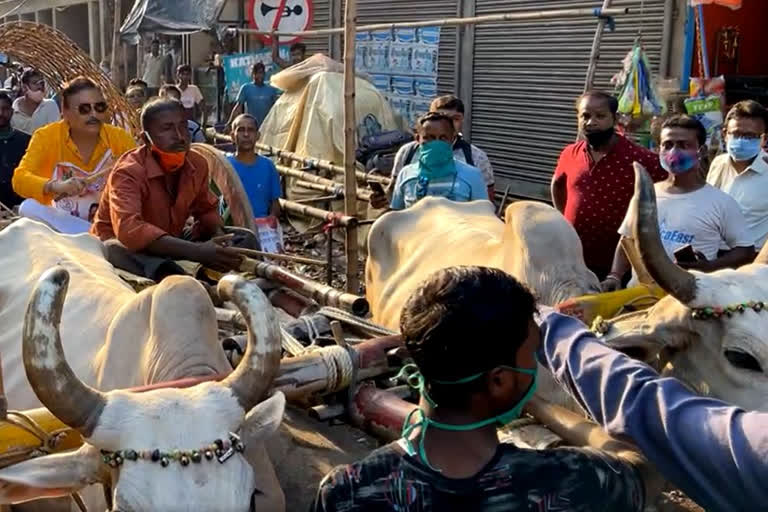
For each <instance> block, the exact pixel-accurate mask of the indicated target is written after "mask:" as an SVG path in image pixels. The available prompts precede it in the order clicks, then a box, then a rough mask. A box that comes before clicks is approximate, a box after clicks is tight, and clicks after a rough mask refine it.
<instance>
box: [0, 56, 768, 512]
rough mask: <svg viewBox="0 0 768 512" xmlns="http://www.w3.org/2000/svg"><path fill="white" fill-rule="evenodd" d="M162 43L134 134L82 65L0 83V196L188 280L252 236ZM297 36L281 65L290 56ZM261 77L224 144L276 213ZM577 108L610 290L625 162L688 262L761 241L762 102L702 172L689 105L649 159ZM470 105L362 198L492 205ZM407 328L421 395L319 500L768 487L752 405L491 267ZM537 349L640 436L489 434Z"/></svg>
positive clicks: (138, 88) (575, 211) (724, 491)
mask: <svg viewBox="0 0 768 512" xmlns="http://www.w3.org/2000/svg"><path fill="white" fill-rule="evenodd" d="M155 50H156V47H155V45H154V44H153V46H152V54H151V58H150V59H149V60H148V63H149V65H148V66H147V68H146V72H145V74H144V76H143V79H142V80H140V79H135V80H133V81H131V84H130V85H129V87H128V89H127V91H126V96H127V98H128V99H129V101H130V102H131V104H132V105H133V106H134V107H135V108H137V109H140V111H141V127H142V134H141V137H140V139H139V140H138V141H137V140H135V139H134V138H133V136H131V135H130V134H129V133H128V132H127V131H126V130H125V129H123V128H122V127H120V126H118V125H119V124H120V122H119V119H116V118H114V117H110V108H109V105H108V104H107V102H106V100H105V96H104V93H103V91H101V90H100V88H99V86H98V85H97V84H96V83H95V82H93V81H92V80H90V79H88V78H84V77H79V78H76V79H74V80H72V81H70V82H68V83H67V84H65V86H64V87H63V88H62V90H61V93H60V101H61V111H60V113H59V105H58V104H57V102H56V101H54V100H50V99H45V82H44V79H43V77H42V75H41V74H40V73H39V72H37V71H35V70H27V71H25V72H24V74H23V75H22V78H21V94H22V95H21V96H19V97H18V98H15V99H14V98H12V97H11V96H10V95H9V94H7V93H4V92H0V142H2V146H0V147H2V158H1V159H0V201H2V202H3V204H5V205H6V206H8V207H11V208H12V207H16V206H18V207H19V211H20V212H21V214H22V215H26V216H29V217H33V218H37V219H40V220H43V221H45V222H48V223H50V224H51V225H54V226H56V227H57V229H59V230H60V231H63V232H72V233H82V232H90V233H91V234H92V235H94V236H96V237H98V238H99V239H100V240H102V241H103V242H104V243H105V247H106V257H107V259H108V260H109V261H110V262H111V263H112V264H113V265H114V266H115V267H118V268H121V269H124V270H127V271H129V272H132V273H134V274H137V275H141V276H145V277H148V278H150V279H153V280H155V281H159V280H161V279H163V278H164V277H166V276H168V275H173V274H180V273H185V270H184V269H183V268H182V267H181V266H180V265H179V264H178V263H177V262H178V261H179V260H190V261H193V262H198V263H200V264H202V265H205V266H208V267H211V268H214V269H217V270H220V271H229V270H233V269H236V268H238V267H239V266H240V263H241V256H240V253H239V252H237V251H236V250H235V249H234V247H233V246H237V247H250V248H256V247H257V245H258V242H257V241H256V240H255V238H254V236H253V234H252V233H249V232H247V231H245V230H239V229H236V228H228V227H225V225H224V222H223V221H222V218H221V216H220V214H219V201H218V199H217V198H216V196H214V195H213V193H212V192H211V190H210V188H209V169H208V163H207V161H206V160H205V159H204V158H202V157H201V156H199V155H197V154H196V153H194V152H191V151H190V144H191V142H193V141H195V140H204V138H199V137H203V135H202V130H201V125H202V126H204V125H205V121H206V119H205V104H204V100H203V98H202V94H200V91H199V89H198V88H197V87H195V86H194V84H192V83H191V69H190V67H189V66H186V65H183V64H181V65H178V66H176V68H175V72H176V81H175V83H174V84H166V83H164V81H165V76H166V75H164V74H163V73H164V71H163V69H164V68H163V66H161V65H160V64H159V62H160V60H159V59H157V57H159V53H158V52H156V51H155ZM299 50H301V49H300V48H298V49H297V51H296V52H294V53H295V56H294V55H293V54H292V62H297V61H299V60H301V59H303V52H302V51H299ZM153 59H154V60H153ZM164 62H166V61H164ZM284 64H287V63H284ZM253 79H254V80H253V83H252V84H246V85H245V86H243V88H242V89H241V90H240V94H239V96H238V101H237V106H236V108H235V109H234V110H233V112H232V116H231V117H230V118H229V123H228V124H229V132H230V134H231V136H232V141H233V144H234V148H235V150H234V152H233V153H232V154H231V155H228V158H229V161H230V162H231V164H232V166H233V168H234V169H235V170H236V172H237V173H238V175H239V176H240V177H241V181H242V182H243V185H244V188H245V190H246V192H247V195H248V198H249V200H250V201H251V203H252V206H253V210H254V214H255V215H256V216H257V217H267V216H274V217H277V216H279V215H280V203H279V201H278V198H279V197H280V194H281V187H280V177H279V175H278V173H277V171H276V168H275V165H274V164H273V163H272V162H271V160H269V159H267V158H265V157H262V156H259V155H257V154H256V152H255V149H254V148H255V143H256V141H257V140H258V138H259V127H260V125H261V122H262V121H263V120H264V117H265V116H266V113H267V112H268V111H269V108H271V105H272V103H274V100H275V98H276V97H277V94H278V92H277V91H276V90H274V89H273V88H271V87H270V86H268V85H266V84H265V82H264V66H263V65H259V64H256V65H255V66H254V67H253ZM155 95H156V96H157V97H155V98H150V97H151V96H155ZM576 107H577V108H576V110H577V121H578V125H579V129H580V133H581V134H582V135H583V137H581V138H580V140H579V141H577V142H575V143H574V144H571V145H569V146H568V147H566V148H565V149H564V150H563V151H562V154H561V155H560V158H559V160H558V163H557V166H556V168H555V169H554V176H553V180H552V201H553V203H554V205H555V207H556V208H557V209H558V210H559V211H561V212H562V213H563V215H564V217H565V219H566V220H567V221H568V222H570V223H571V224H572V225H573V227H574V228H575V230H576V232H577V234H578V235H579V238H580V239H581V243H582V246H583V252H584V258H585V262H586V264H587V266H588V267H589V268H590V269H591V270H593V271H594V272H595V274H596V275H598V277H599V278H600V279H601V280H602V283H603V288H604V290H606V291H610V290H615V289H618V288H619V287H621V286H623V285H625V284H626V283H627V282H628V280H630V270H631V266H630V264H629V261H628V259H627V258H626V256H625V255H624V252H623V250H622V244H621V239H622V237H629V236H631V235H632V234H631V229H630V226H631V225H632V219H630V218H627V211H628V206H629V202H630V199H631V197H632V195H633V190H634V181H635V178H634V168H633V164H634V163H635V162H639V163H640V164H642V165H643V166H644V167H645V168H646V170H647V171H648V172H649V173H650V175H651V176H652V177H653V179H654V180H655V181H656V182H657V183H656V195H657V200H658V210H659V224H660V232H661V236H662V242H663V245H664V249H665V250H666V251H667V253H668V254H669V255H670V257H672V258H674V259H675V260H676V261H677V262H678V264H679V265H680V266H683V267H685V268H690V269H696V270H700V271H703V272H711V271H714V270H717V269H721V268H728V267H738V266H740V265H742V264H744V263H747V262H750V261H752V259H753V258H754V257H755V252H756V250H758V249H760V248H761V247H762V245H763V244H764V243H765V241H766V238H768V194H766V193H765V192H764V191H763V189H762V186H763V185H764V183H765V180H768V154H767V153H766V151H765V149H764V147H765V145H766V142H768V135H767V132H768V111H766V109H765V108H764V107H762V106H761V105H759V104H758V103H756V102H753V101H744V102H740V103H737V104H736V105H734V106H733V107H732V108H731V110H730V111H729V113H728V115H727V117H726V120H725V144H726V148H727V150H726V152H724V153H723V154H722V155H720V156H718V157H717V158H715V160H714V161H713V162H712V164H711V166H710V167H709V169H705V168H704V166H703V165H701V162H702V161H703V160H704V156H705V153H706V152H707V147H706V144H705V142H706V141H705V131H704V128H703V127H702V125H701V123H699V122H698V121H697V120H695V119H693V118H691V117H688V116H685V115H673V116H669V117H668V118H666V119H665V120H663V123H662V125H661V132H660V141H659V152H658V154H657V153H654V152H652V151H650V150H647V149H645V148H642V147H640V146H638V145H636V144H635V143H633V142H632V141H631V140H630V139H629V138H628V137H626V136H624V135H622V134H620V133H619V130H618V118H617V107H618V105H617V101H616V99H615V98H614V97H613V96H611V95H609V94H606V93H603V92H598V91H590V92H587V93H585V94H584V95H582V96H581V97H580V98H578V101H577V105H576ZM463 117H464V105H463V103H462V101H461V100H460V99H459V98H457V97H455V96H441V97H439V98H436V99H435V100H434V101H433V102H432V104H431V107H430V112H429V113H427V114H426V115H424V116H423V117H422V118H421V119H419V121H418V123H417V127H416V137H415V141H414V142H412V143H409V144H406V145H404V146H402V147H401V148H400V150H399V151H398V153H397V155H396V157H395V164H394V168H393V170H392V174H391V176H392V182H391V185H390V187H389V188H388V189H387V190H383V191H380V193H374V194H373V196H372V199H371V202H372V204H373V205H374V206H376V207H379V208H388V209H392V210H402V209H406V208H409V207H411V206H412V205H414V204H415V203H417V202H418V201H419V200H421V199H422V198H424V197H426V196H439V197H445V198H448V199H450V200H453V201H474V200H489V199H492V198H493V197H494V177H493V171H492V168H491V164H490V162H489V159H488V157H487V155H486V154H485V152H483V151H482V150H481V149H480V148H478V147H476V146H474V145H472V144H471V143H470V141H468V140H466V139H465V138H464V137H463V136H462V133H461V132H462V129H461V128H462V122H463ZM30 135H31V137H30ZM630 283H631V281H630ZM467 319H472V321H471V322H470V321H467ZM401 332H402V334H403V337H404V339H405V342H406V346H407V348H408V351H409V353H410V355H411V356H412V357H413V360H414V363H415V366H414V367H412V368H411V371H412V372H414V373H412V374H411V375H410V377H409V379H410V380H412V381H416V382H418V388H419V391H420V393H421V400H420V403H419V407H418V409H417V410H416V411H415V412H414V414H413V415H412V417H411V418H410V420H409V421H408V422H407V424H406V427H405V429H404V432H403V436H402V439H400V440H399V441H398V442H396V443H392V444H389V445H387V446H385V447H383V448H381V449H379V450H377V451H374V452H373V453H371V454H370V455H369V456H368V457H366V458H365V459H364V460H362V461H359V462H357V463H355V464H352V465H350V466H347V467H344V468H337V469H335V470H334V471H332V472H331V473H330V474H329V475H328V476H327V477H326V478H325V479H324V480H323V481H322V482H321V483H320V486H319V490H318V494H317V498H316V502H315V505H314V510H316V511H318V512H320V511H324V512H325V511H342V510H344V511H357V510H360V511H363V510H366V511H371V510H421V511H426V510H484V511H485V510H487V511H491V510H556V509H567V510H638V511H639V510H643V508H644V506H645V505H646V504H647V503H648V499H649V497H651V496H653V495H655V494H656V493H657V492H658V490H659V488H660V486H661V482H660V478H661V477H662V476H663V477H666V478H668V479H670V480H671V481H672V482H673V483H674V484H676V485H677V486H679V487H680V488H681V489H683V490H684V491H685V492H687V493H689V495H690V496H692V497H693V498H694V499H695V500H696V501H698V502H699V503H701V504H702V505H704V506H706V507H707V508H708V509H711V510H741V509H746V508H749V507H750V506H751V505H754V504H755V503H761V502H763V501H764V499H765V498H766V497H768V496H766V494H768V492H766V491H765V487H764V486H763V485H762V481H763V477H764V476H768V466H767V465H766V460H768V437H767V435H766V433H765V429H764V428H762V427H763V426H764V425H765V424H766V422H767V421H768V418H767V417H766V415H765V414H764V413H759V412H748V411H743V410H740V409H737V408H736V407H733V406H729V405H728V404H725V403H722V402H719V401H717V400H714V399H710V398H701V397H696V396H694V395H693V394H692V393H691V392H690V391H688V390H687V389H686V388H685V387H684V386H683V385H682V384H680V383H679V382H676V381H674V380H673V379H662V378H660V377H659V376H658V375H657V374H655V373H654V372H653V371H652V370H651V369H650V368H649V367H647V366H646V365H644V364H642V363H640V362H637V361H634V360H632V359H630V358H629V357H627V356H625V355H623V354H620V353H617V352H615V351H613V350H611V349H610V348H608V347H606V346H605V345H603V344H602V343H600V342H599V341H598V340H596V339H595V338H594V336H593V335H592V334H591V333H589V332H588V331H587V330H586V328H585V326H584V325H583V324H581V323H580V322H578V321H577V320H575V319H573V318H569V317H567V316H563V315H561V314H558V313H556V312H553V311H550V310H548V309H546V308H544V307H540V306H537V305H536V302H535V300H534V297H533V296H532V295H531V293H530V292H529V291H528V290H527V289H526V288H525V287H524V286H523V285H522V284H520V283H519V282H517V281H516V280H515V279H514V278H513V277H511V276H509V275H507V274H505V273H503V272H501V271H499V270H492V269H488V268H481V267H455V268H448V269H445V270H442V271H440V272H438V273H436V274H434V275H432V276H430V277H429V278H428V279H427V280H426V281H425V282H424V283H423V284H422V285H421V287H420V288H419V289H418V290H417V291H416V292H414V294H413V295H412V296H411V298H410V300H409V301H408V303H407V305H406V306H405V308H404V311H403V314H402V320H401ZM467 340H472V341H473V343H475V346H474V347H473V350H466V342H467ZM537 362H538V363H541V364H542V365H543V366H544V367H546V368H547V369H549V370H550V371H552V373H553V374H554V375H555V377H556V378H557V379H558V381H559V382H560V383H561V384H562V385H563V387H564V388H566V389H568V390H569V391H570V392H571V394H572V395H573V397H574V398H575V399H576V400H577V401H578V402H579V403H580V404H581V405H582V406H583V407H584V408H585V410H587V411H588V412H589V414H590V416H591V417H593V418H594V419H595V420H596V421H597V422H598V423H599V424H600V425H601V426H602V427H603V428H604V429H605V431H606V432H608V433H610V434H613V435H617V436H624V435H626V436H628V437H629V438H630V439H631V440H632V441H633V442H634V443H635V446H631V445H627V444H626V443H622V442H620V441H617V440H612V439H611V438H609V437H608V435H607V434H606V433H603V434H602V435H596V436H595V435H593V436H590V438H589V439H585V444H595V442H596V441H599V446H600V447H602V449H600V450H598V449H595V448H560V449H555V450H543V451H534V450H522V449H518V448H515V447H513V446H511V445H507V444H503V443H502V444H500V443H499V440H498V437H497V434H496V426H497V425H498V424H505V423H509V422H510V421H511V420H513V419H515V418H517V417H518V416H519V415H520V414H521V413H522V410H523V407H524V406H525V405H526V403H528V401H529V400H530V399H531V397H532V396H533V394H534V392H535V390H536V383H537ZM702 443H704V444H702ZM638 449H639V452H638ZM649 462H652V463H653V464H654V467H655V468H656V469H657V470H658V471H659V472H660V474H659V473H656V471H655V470H653V469H651V467H650V465H649ZM558 507H559V508H558ZM745 507H746V508H745Z"/></svg>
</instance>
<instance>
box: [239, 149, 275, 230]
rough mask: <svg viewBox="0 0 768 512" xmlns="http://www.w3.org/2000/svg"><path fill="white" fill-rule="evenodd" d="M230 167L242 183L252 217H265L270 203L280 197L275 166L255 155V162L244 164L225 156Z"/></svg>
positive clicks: (266, 159) (268, 160)
mask: <svg viewBox="0 0 768 512" xmlns="http://www.w3.org/2000/svg"><path fill="white" fill-rule="evenodd" d="M227 158H228V159H229V161H230V163H231V164H232V167H234V168H235V171H237V175H238V176H240V181H241V182H243V188H245V192H246V194H248V200H250V201H251V207H252V208H253V215H254V217H256V218H259V217H267V216H268V215H269V206H270V205H271V204H272V201H274V200H275V199H278V198H279V197H280V193H281V192H282V190H281V189H280V175H279V174H278V173H277V169H276V168H275V164H274V163H272V160H270V159H269V158H266V157H263V156H259V155H256V161H255V162H254V163H253V164H251V165H248V164H244V163H242V162H241V161H239V160H238V159H237V158H235V155H233V154H229V155H227Z"/></svg>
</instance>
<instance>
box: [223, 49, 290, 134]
mask: <svg viewBox="0 0 768 512" xmlns="http://www.w3.org/2000/svg"><path fill="white" fill-rule="evenodd" d="M251 75H252V76H253V82H252V83H250V84H243V86H242V87H241V88H240V92H239V93H238V94H237V103H236V105H235V108H233V109H232V114H231V115H230V116H229V122H228V123H227V124H228V125H229V126H231V125H232V120H233V119H235V118H236V117H237V116H239V115H240V114H242V113H243V112H245V113H246V114H250V115H251V116H253V117H254V118H255V119H256V122H257V123H258V124H259V126H261V124H262V123H263V122H264V119H266V118H267V114H269V110H270V109H271V108H272V105H274V104H275V101H277V97H278V96H280V89H278V88H276V87H272V86H271V85H269V84H265V83H264V77H265V75H266V70H265V68H264V63H263V62H257V63H256V64H254V65H253V69H252V70H251Z"/></svg>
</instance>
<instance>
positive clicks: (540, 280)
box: [365, 197, 599, 411]
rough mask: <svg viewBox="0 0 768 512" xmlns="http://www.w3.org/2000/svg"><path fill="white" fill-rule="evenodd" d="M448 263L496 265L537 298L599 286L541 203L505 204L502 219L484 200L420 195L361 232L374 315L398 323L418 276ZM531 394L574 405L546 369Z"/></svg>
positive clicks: (572, 239) (549, 300)
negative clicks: (364, 237)
mask: <svg viewBox="0 0 768 512" xmlns="http://www.w3.org/2000/svg"><path fill="white" fill-rule="evenodd" d="M455 265H479V266H485V267H494V268H499V269H501V270H504V271H506V272H508V273H509V274H511V275H513V276H515V277H516V278H517V279H519V280H520V281H521V282H523V283H525V284H526V285H527V286H528V287H529V288H530V289H531V290H532V291H533V293H534V295H536V297H537V298H538V300H539V301H540V302H541V303H543V304H549V305H554V304H559V303H560V302H562V301H564V300H566V299H568V298H571V297H575V296H580V295H585V294H589V293H597V292H598V291H599V282H598V280H597V277H596V276H595V275H594V274H593V273H592V272H590V271H589V269H587V267H586V264H585V263H584V256H583V254H582V248H581V241H580V240H579V237H578V235H577V234H576V231H575V230H574V229H573V227H572V226H571V225H570V224H569V223H568V222H567V221H566V220H565V218H564V217H563V216H562V215H561V214H560V213H559V212H558V211H557V210H555V209H554V208H552V207H550V206H547V205H545V204H543V203H536V202H532V201H521V202H517V203H513V204H511V205H510V206H509V207H508V208H507V211H506V213H505V220H504V222H502V221H501V220H499V218H498V217H496V214H495V212H494V207H493V204H491V203H490V202H489V201H474V202H471V203H457V202H454V201H449V200H448V199H444V198H439V197H426V198H424V199H422V200H421V201H419V202H418V203H417V204H416V205H414V206H413V207H411V208H409V209H407V210H402V211H396V212H390V213H387V214H385V215H384V216H382V217H381V218H380V219H379V220H377V221H376V223H374V225H373V227H372V228H371V232H370V234H369V236H368V263H367V265H366V270H365V284H366V296H367V298H368V302H369V303H370V305H371V311H372V313H373V320H374V321H375V322H376V323H379V324H381V325H384V326H386V327H389V328H390V329H393V330H396V331H399V330H400V312H401V310H402V309H403V306H404V305H405V302H406V300H407V299H408V297H409V296H410V295H411V293H412V292H413V291H414V290H415V289H416V288H417V287H418V286H419V284H420V283H421V282H422V281H423V280H424V279H426V278H427V276H429V275H430V274H432V273H434V272H436V271H437V270H440V269H443V268H447V267H451V266H455ZM537 395H538V396H539V397H541V398H544V399H546V400H548V401H550V402H552V403H555V404H558V405H563V406H565V407H568V408H569V409H571V410H575V411H580V409H579V407H578V406H577V405H576V404H575V402H573V401H572V399H571V398H570V396H568V394H567V393H565V392H564V391H563V390H562V389H561V388H560V386H559V385H558V384H557V383H556V382H555V381H554V379H553V378H552V376H551V374H550V373H549V372H546V371H542V372H539V382H538V386H537Z"/></svg>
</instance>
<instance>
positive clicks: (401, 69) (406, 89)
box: [355, 27, 440, 126]
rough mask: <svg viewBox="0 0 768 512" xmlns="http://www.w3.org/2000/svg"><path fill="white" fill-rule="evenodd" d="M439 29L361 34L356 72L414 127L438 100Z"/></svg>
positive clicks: (382, 31)
mask: <svg viewBox="0 0 768 512" xmlns="http://www.w3.org/2000/svg"><path fill="white" fill-rule="evenodd" d="M439 45H440V27H422V28H399V29H395V30H377V31H373V32H358V33H357V41H356V50H357V51H356V60H355V69H357V70H359V71H364V72H366V73H368V74H369V75H370V76H371V78H372V80H373V84H374V85H375V86H376V88H377V89H378V90H379V91H380V92H381V93H382V94H383V95H384V96H385V97H386V98H387V100H388V101H389V103H390V105H392V109H393V110H394V111H395V112H396V113H397V114H399V115H401V116H402V117H403V119H404V120H405V121H406V122H407V123H408V125H409V126H413V125H414V124H415V123H416V120H417V119H418V118H419V116H421V115H423V114H425V113H426V112H428V111H429V104H430V102H431V101H432V99H433V98H434V97H435V96H437V61H438V47H439Z"/></svg>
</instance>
